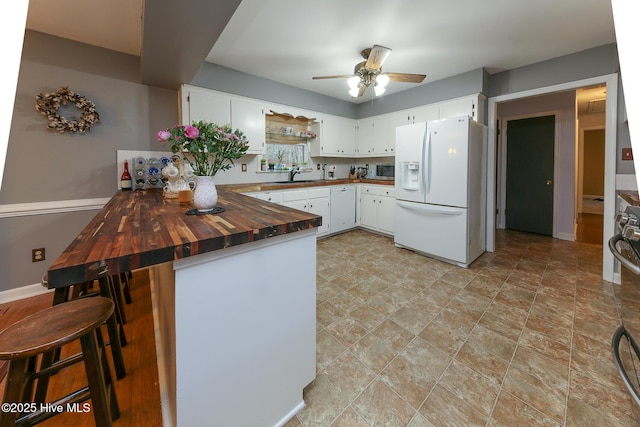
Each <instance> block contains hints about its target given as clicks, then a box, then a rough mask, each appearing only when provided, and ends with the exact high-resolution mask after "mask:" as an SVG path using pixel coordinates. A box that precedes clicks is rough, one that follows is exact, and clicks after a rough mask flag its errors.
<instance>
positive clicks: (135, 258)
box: [47, 188, 322, 426]
mask: <svg viewBox="0 0 640 427" xmlns="http://www.w3.org/2000/svg"><path fill="white" fill-rule="evenodd" d="M218 195H219V198H218V206H221V207H223V208H225V211H224V212H222V213H219V214H215V215H186V211H187V209H188V208H187V207H184V206H181V205H179V204H178V202H177V200H176V199H165V198H163V196H162V192H161V191H158V190H145V191H118V192H117V193H116V194H115V195H114V196H113V198H112V199H111V200H110V201H109V202H108V203H107V204H106V205H105V206H104V208H103V209H102V210H101V211H100V212H99V213H98V214H97V215H96V216H95V217H94V219H93V220H92V221H91V222H90V223H89V224H88V225H87V226H86V227H85V229H84V230H83V231H82V232H81V233H80V234H79V235H78V237H77V238H76V239H75V240H74V241H73V242H72V243H71V244H70V245H69V247H68V248H67V249H66V250H65V251H64V252H63V253H62V255H61V256H60V257H59V258H58V259H57V260H56V261H55V262H54V263H53V264H52V265H51V266H50V268H49V270H48V273H47V274H48V283H49V287H50V288H56V289H62V288H64V287H66V286H70V285H73V284H76V283H81V282H84V281H87V280H93V279H98V278H100V277H104V276H107V275H112V274H117V273H120V272H125V271H129V270H135V269H139V268H145V267H148V268H149V270H150V277H151V288H152V297H153V306H154V323H155V325H154V326H155V335H156V348H157V356H158V370H159V377H160V382H161V396H162V407H163V422H164V425H165V426H175V425H178V426H192V425H204V424H207V425H264V426H275V425H282V424H284V423H285V422H286V421H287V420H288V419H289V418H290V417H292V416H293V415H294V414H295V413H296V412H297V411H299V410H300V409H301V408H302V407H303V406H304V401H303V399H302V389H303V388H304V387H305V386H306V385H307V384H309V383H310V382H311V381H312V380H313V378H314V377H315V345H316V339H315V332H316V326H315V307H316V303H315V292H316V289H315V281H316V278H315V277H316V227H318V226H319V225H321V222H322V218H321V217H319V216H317V215H314V214H311V213H307V212H302V211H299V210H295V209H291V208H288V207H285V206H280V205H275V204H271V203H268V202H263V201H260V200H258V199H254V198H251V197H248V196H245V195H242V194H238V193H236V192H233V191H229V190H225V189H224V188H220V189H219V190H218ZM129 345H135V343H130V344H129Z"/></svg>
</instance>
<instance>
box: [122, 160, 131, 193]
mask: <svg viewBox="0 0 640 427" xmlns="http://www.w3.org/2000/svg"><path fill="white" fill-rule="evenodd" d="M131 187H132V182H131V174H130V173H129V162H128V161H126V160H125V161H124V171H122V176H120V188H121V189H123V190H131Z"/></svg>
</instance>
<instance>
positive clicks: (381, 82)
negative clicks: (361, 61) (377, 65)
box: [376, 74, 389, 89]
mask: <svg viewBox="0 0 640 427" xmlns="http://www.w3.org/2000/svg"><path fill="white" fill-rule="evenodd" d="M388 84H389V76H387V75H386V74H379V75H378V76H377V77H376V87H380V88H382V89H384V88H385V87H387V85H388Z"/></svg>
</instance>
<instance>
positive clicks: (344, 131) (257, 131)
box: [180, 85, 486, 158]
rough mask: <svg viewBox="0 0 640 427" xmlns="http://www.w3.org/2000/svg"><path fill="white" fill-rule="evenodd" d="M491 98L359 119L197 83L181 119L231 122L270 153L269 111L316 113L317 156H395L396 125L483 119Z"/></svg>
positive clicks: (313, 151)
mask: <svg viewBox="0 0 640 427" xmlns="http://www.w3.org/2000/svg"><path fill="white" fill-rule="evenodd" d="M485 100H486V97H485V96H484V95H482V94H473V95H468V96H464V97H460V98H455V99H449V100H446V101H441V102H436V103H432V104H428V105H423V106H420V107H415V108H409V109H406V110H401V111H396V112H393V113H388V114H382V115H378V116H372V117H366V118H362V119H358V120H354V119H350V118H347V117H340V116H334V115H327V114H320V113H317V112H314V111H307V110H301V109H297V108H294V107H291V106H284V105H277V104H273V105H270V104H268V103H266V102H262V101H258V100H254V99H251V98H245V97H241V96H235V95H229V94H225V93H224V92H218V91H214V90H210V89H205V88H200V87H197V86H191V85H183V86H182V88H181V97H180V102H181V105H180V121H181V123H182V124H190V123H191V121H192V120H207V121H213V122H215V123H218V124H227V123H230V124H231V125H232V127H233V128H237V129H240V130H242V131H243V132H244V133H245V135H246V136H247V139H248V140H249V143H250V146H249V151H248V152H247V153H248V154H264V152H265V144H266V140H267V135H266V134H265V132H266V127H267V126H266V119H265V114H270V111H271V110H273V111H278V112H286V113H287V114H288V115H290V116H292V117H298V116H301V117H302V116H304V117H313V118H315V119H314V121H313V122H314V123H316V124H315V125H314V126H313V127H309V129H308V130H312V131H314V132H316V134H317V138H315V139H310V140H309V146H310V155H311V156H316V157H322V156H325V157H348V158H367V157H386V156H394V155H395V137H396V127H398V126H402V125H406V124H412V123H420V122H427V121H430V120H438V119H444V118H448V117H458V116H470V117H472V118H473V119H474V120H476V121H478V122H480V123H483V122H484V120H485Z"/></svg>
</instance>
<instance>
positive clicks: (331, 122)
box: [311, 115, 356, 157]
mask: <svg viewBox="0 0 640 427" xmlns="http://www.w3.org/2000/svg"><path fill="white" fill-rule="evenodd" d="M320 121H321V123H322V125H321V127H320V133H319V135H318V138H317V139H316V140H315V141H312V143H311V156H330V157H354V156H355V155H356V121H355V120H354V119H349V118H347V117H339V116H330V115H326V116H323V117H322V118H320Z"/></svg>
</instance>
